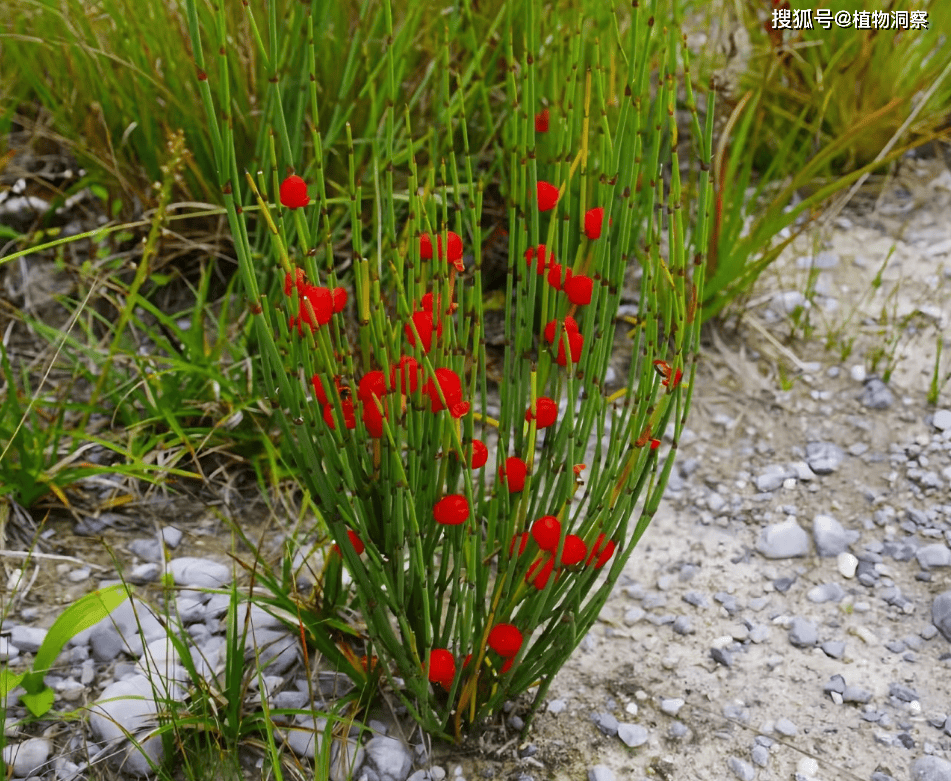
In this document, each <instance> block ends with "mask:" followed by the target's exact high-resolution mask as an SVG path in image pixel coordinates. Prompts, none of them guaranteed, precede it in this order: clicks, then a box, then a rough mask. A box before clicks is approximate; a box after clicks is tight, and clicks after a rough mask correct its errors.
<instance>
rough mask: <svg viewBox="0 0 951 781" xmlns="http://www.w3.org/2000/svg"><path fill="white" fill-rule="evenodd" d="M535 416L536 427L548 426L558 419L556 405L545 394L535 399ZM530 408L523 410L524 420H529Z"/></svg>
mask: <svg viewBox="0 0 951 781" xmlns="http://www.w3.org/2000/svg"><path fill="white" fill-rule="evenodd" d="M535 418H536V419H537V420H538V424H537V427H538V428H548V427H549V426H551V425H554V423H555V421H557V420H558V405H557V404H555V402H554V401H552V400H551V399H549V398H548V397H547V396H542V397H541V398H539V399H536V400H535ZM531 419H532V409H531V407H529V408H528V409H527V410H526V411H525V420H527V421H531Z"/></svg>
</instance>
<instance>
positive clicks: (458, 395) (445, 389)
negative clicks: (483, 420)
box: [423, 366, 468, 417]
mask: <svg viewBox="0 0 951 781" xmlns="http://www.w3.org/2000/svg"><path fill="white" fill-rule="evenodd" d="M435 375H436V383H435V384H434V383H433V381H432V380H428V381H427V382H426V384H425V385H424V386H423V393H426V394H428V395H429V398H430V400H431V401H432V410H433V412H439V410H441V409H449V410H453V409H454V408H456V406H457V405H458V404H460V403H462V380H460V379H459V375H458V374H456V373H455V372H454V371H453V370H452V369H447V368H445V367H442V366H440V367H439V368H438V369H436V370H435ZM437 385H438V386H439V388H440V389H442V393H443V396H445V397H446V404H445V406H443V403H442V399H441V398H440V396H439V390H438V389H437ZM467 411H468V409H467V410H465V411H464V412H462V414H465V412H467ZM462 414H461V415H459V416H457V417H461V416H462Z"/></svg>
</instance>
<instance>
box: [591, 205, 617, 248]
mask: <svg viewBox="0 0 951 781" xmlns="http://www.w3.org/2000/svg"><path fill="white" fill-rule="evenodd" d="M603 224H604V207H603V206H598V207H597V208H596V209H588V211H587V212H585V215H584V233H585V236H587V237H588V238H589V239H591V240H592V241H594V240H595V239H599V238H601V226H602V225H603ZM613 224H614V220H613V219H610V220H608V225H613Z"/></svg>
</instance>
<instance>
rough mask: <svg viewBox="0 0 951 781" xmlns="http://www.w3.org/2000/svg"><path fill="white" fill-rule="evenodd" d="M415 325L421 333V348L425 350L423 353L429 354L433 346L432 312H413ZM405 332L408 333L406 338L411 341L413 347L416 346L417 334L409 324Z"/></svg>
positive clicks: (404, 329) (405, 327)
mask: <svg viewBox="0 0 951 781" xmlns="http://www.w3.org/2000/svg"><path fill="white" fill-rule="evenodd" d="M413 325H415V326H416V330H417V331H418V332H419V338H420V340H421V341H420V346H421V347H422V349H423V352H426V353H428V352H429V351H430V350H431V349H432V346H433V316H432V314H431V313H430V312H413ZM403 331H404V332H405V333H406V338H407V339H408V340H409V343H410V344H411V345H415V344H416V334H415V333H414V331H413V326H412V325H410V324H409V323H407V324H406V325H405V326H404V328H403Z"/></svg>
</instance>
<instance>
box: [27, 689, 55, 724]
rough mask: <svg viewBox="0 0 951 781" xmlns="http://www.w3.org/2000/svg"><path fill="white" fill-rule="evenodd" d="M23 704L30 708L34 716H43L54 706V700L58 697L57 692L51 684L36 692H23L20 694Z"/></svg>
mask: <svg viewBox="0 0 951 781" xmlns="http://www.w3.org/2000/svg"><path fill="white" fill-rule="evenodd" d="M20 699H21V700H23V704H24V705H26V707H27V708H29V709H30V713H32V714H33V715H34V716H37V717H39V716H43V715H45V714H46V713H48V712H49V709H50V708H52V707H53V700H55V699H56V692H54V691H53V690H52V689H51V688H50V687H49V686H45V687H44V688H43V689H41V690H40V691H38V692H36V693H35V694H23V695H21V696H20Z"/></svg>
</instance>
